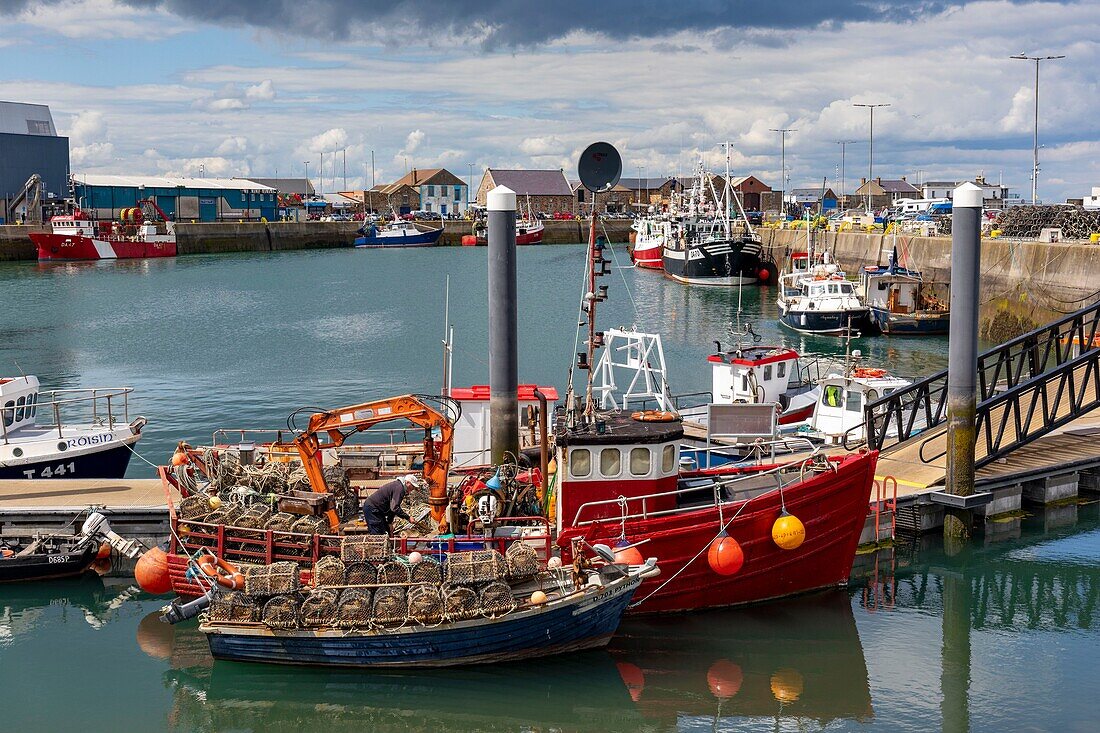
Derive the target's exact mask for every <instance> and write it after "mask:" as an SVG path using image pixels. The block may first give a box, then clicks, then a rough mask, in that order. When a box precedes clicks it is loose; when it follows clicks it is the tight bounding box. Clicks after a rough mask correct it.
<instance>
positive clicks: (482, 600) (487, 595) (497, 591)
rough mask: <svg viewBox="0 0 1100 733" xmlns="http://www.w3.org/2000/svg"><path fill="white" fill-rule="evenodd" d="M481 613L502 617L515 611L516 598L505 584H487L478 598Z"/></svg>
mask: <svg viewBox="0 0 1100 733" xmlns="http://www.w3.org/2000/svg"><path fill="white" fill-rule="evenodd" d="M478 603H479V605H480V606H481V612H482V613H483V614H485V615H486V616H489V617H493V616H503V615H504V614H506V613H511V612H512V611H514V610H515V609H516V597H515V596H514V595H512V587H511V586H510V585H508V584H507V583H489V585H487V586H485V587H484V588H482V589H481V595H480V596H479V598H478Z"/></svg>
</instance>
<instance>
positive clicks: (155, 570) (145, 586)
mask: <svg viewBox="0 0 1100 733" xmlns="http://www.w3.org/2000/svg"><path fill="white" fill-rule="evenodd" d="M134 579H135V580H137V584H138V585H139V586H140V587H141V589H142V590H143V591H145V592H146V593H152V594H154V595H161V594H162V593H167V592H168V591H170V590H172V579H171V577H169V575H168V555H167V553H165V552H164V550H162V549H160V548H159V547H153V548H150V549H148V550H146V551H145V552H144V553H143V554H142V556H141V557H140V558H138V561H137V566H135V567H134Z"/></svg>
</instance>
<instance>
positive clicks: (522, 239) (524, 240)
mask: <svg viewBox="0 0 1100 733" xmlns="http://www.w3.org/2000/svg"><path fill="white" fill-rule="evenodd" d="M545 231H546V227H539V228H538V229H536V230H535V231H533V232H527V233H526V234H516V244H542V233H543V232H545ZM463 239H465V237H463ZM475 243H476V244H478V245H479V246H482V247H484V246H485V245H487V244H489V238H488V237H477V238H475ZM463 244H465V242H463Z"/></svg>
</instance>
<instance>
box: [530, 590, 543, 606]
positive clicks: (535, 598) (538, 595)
mask: <svg viewBox="0 0 1100 733" xmlns="http://www.w3.org/2000/svg"><path fill="white" fill-rule="evenodd" d="M544 603H546V594H545V593H543V592H542V591H541V590H537V591H535V592H534V593H532V594H531V605H532V606H541V605H543V604H544Z"/></svg>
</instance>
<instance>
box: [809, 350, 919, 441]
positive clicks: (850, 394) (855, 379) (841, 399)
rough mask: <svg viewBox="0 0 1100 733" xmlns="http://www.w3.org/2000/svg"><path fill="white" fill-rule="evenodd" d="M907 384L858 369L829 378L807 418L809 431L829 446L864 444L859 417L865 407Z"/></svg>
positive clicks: (880, 372)
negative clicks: (845, 374)
mask: <svg viewBox="0 0 1100 733" xmlns="http://www.w3.org/2000/svg"><path fill="white" fill-rule="evenodd" d="M909 384H910V383H909V381H908V380H905V379H901V378H900V377H894V376H891V375H889V374H888V373H887V372H886V370H885V369H868V368H859V369H855V370H853V371H852V374H851V376H840V375H836V374H834V375H830V376H829V377H826V378H825V379H824V380H822V383H821V396H820V397H819V398H818V400H817V405H816V406H815V407H814V414H813V416H812V417H811V418H810V428H811V431H812V432H815V433H818V434H819V436H820V437H821V438H823V439H824V441H825V442H826V443H828V444H832V445H839V444H841V443H844V442H845V441H847V442H848V443H853V442H858V441H861V440H864V439H866V437H867V436H866V430H865V429H864V424H863V413H864V408H865V407H866V406H867V404H868V403H870V402H874V401H875V400H877V399H878V398H880V397H882V396H884V395H888V394H890V393H891V392H893V391H894V390H897V389H901V388H902V387H907V386H909Z"/></svg>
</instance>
